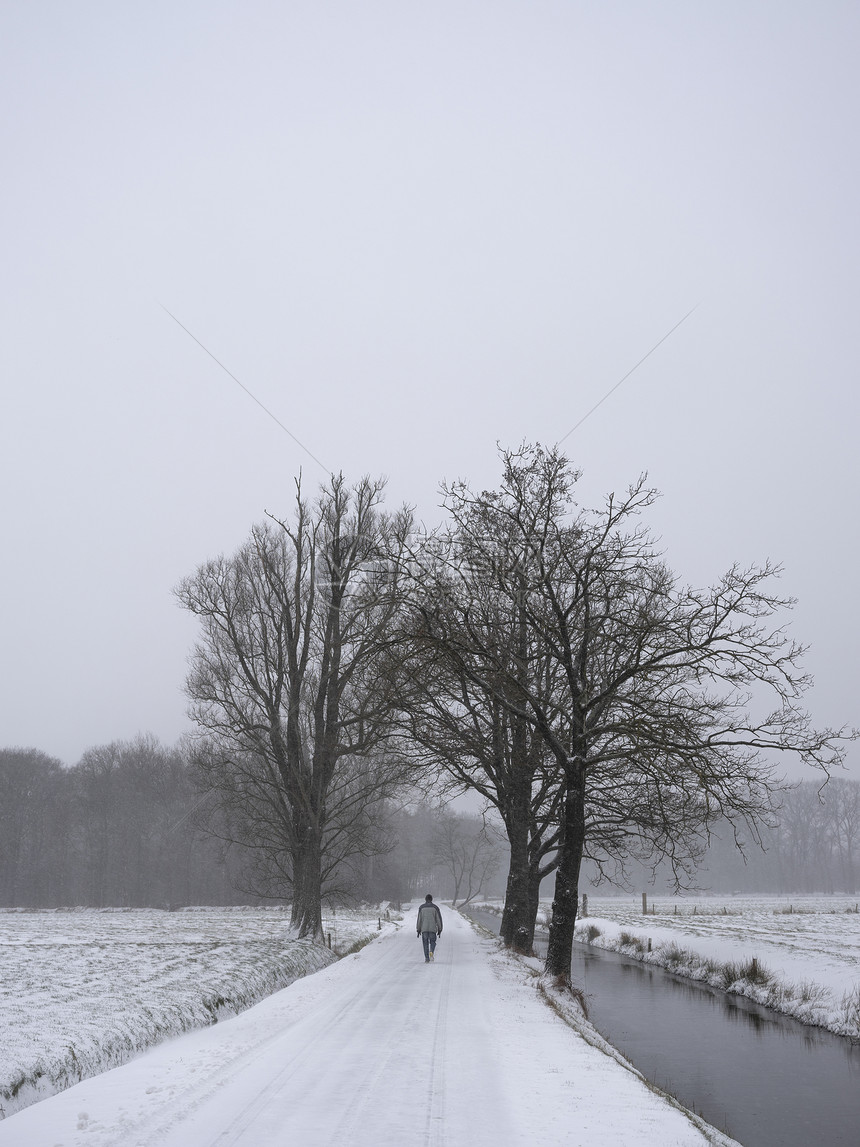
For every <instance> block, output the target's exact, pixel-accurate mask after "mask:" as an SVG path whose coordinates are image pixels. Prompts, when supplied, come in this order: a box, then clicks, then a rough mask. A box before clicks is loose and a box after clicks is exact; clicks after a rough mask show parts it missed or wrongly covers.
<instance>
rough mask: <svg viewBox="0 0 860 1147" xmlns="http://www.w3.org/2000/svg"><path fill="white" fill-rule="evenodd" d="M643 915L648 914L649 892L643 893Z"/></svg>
mask: <svg viewBox="0 0 860 1147" xmlns="http://www.w3.org/2000/svg"><path fill="white" fill-rule="evenodd" d="M642 915H643V916H647V915H648V893H647V892H643V893H642Z"/></svg>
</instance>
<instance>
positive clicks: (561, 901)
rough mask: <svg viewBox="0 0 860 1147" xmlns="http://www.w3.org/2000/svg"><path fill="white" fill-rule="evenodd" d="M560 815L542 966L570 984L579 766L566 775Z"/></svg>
mask: <svg viewBox="0 0 860 1147" xmlns="http://www.w3.org/2000/svg"><path fill="white" fill-rule="evenodd" d="M562 816H563V821H562V826H561V845H560V848H559V853H558V868H557V869H556V873H555V896H554V898H553V902H552V923H551V924H550V928H549V946H548V947H547V953H546V965H545V968H546V971H547V972H548V973H549V974H550V975H551V976H560V977H561V978H562V979H563V980H564V982H565V983H570V962H571V955H572V952H573V929H574V926H575V924H576V909H577V901H578V899H579V869H580V865H581V863H582V850H583V846H584V844H585V772H584V770H583V769H582V767H581V766H580V767H579V768H578V769H576V771H575V772H574V773H573V775H571V776H569V778H568V782H567V791H566V793H565V798H564V808H563V813H562Z"/></svg>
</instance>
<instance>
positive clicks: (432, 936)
mask: <svg viewBox="0 0 860 1147" xmlns="http://www.w3.org/2000/svg"><path fill="white" fill-rule="evenodd" d="M427 934H428V936H429V937H430V951H431V952H435V951H436V933H435V932H428V933H427Z"/></svg>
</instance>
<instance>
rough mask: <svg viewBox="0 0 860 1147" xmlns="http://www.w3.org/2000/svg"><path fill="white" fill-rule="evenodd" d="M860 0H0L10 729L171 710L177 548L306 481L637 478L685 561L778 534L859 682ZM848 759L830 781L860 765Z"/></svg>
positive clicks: (852, 715)
mask: <svg viewBox="0 0 860 1147" xmlns="http://www.w3.org/2000/svg"><path fill="white" fill-rule="evenodd" d="M858 47H860V7H858V5H857V4H856V3H837V2H832V0H831V2H824V3H822V2H820V0H819V2H812V0H810V2H808V3H796V2H792V0H779V2H773V3H764V2H757V0H742V2H731V0H729V2H722V3H720V4H711V5H704V4H690V3H689V2H681V0H679V2H677V3H661V2H659V0H657V2H654V3H647V4H646V3H632V2H629V3H612V2H608V3H607V2H604V0H600V2H597V0H593V2H589V3H576V2H574V0H570V2H566V3H561V2H542V0H529V2H525V0H522V2H518V3H510V2H506V0H457V2H456V3H453V2H448V0H442V2H439V0H436V2H433V3H429V2H425V3H415V2H412V0H396V2H394V0H390V2H380V0H362V2H361V3H356V2H352V3H347V2H332V3H327V2H325V0H308V2H300V0H280V2H277V3H276V2H262V0H243V2H242V3H235V2H222V3H215V2H212V3H202V2H200V3H196V2H193V0H170V3H160V2H152V0H149V2H147V3H146V4H131V3H116V2H115V0H111V2H110V3H91V2H88V0H80V2H77V3H74V4H69V3H66V2H57V3H47V2H42V0H27V2H24V0H7V2H6V3H5V4H3V6H2V9H0V99H2V106H3V108H4V115H3V122H2V128H0V130H2V156H3V170H4V175H3V179H2V182H0V197H2V209H3V222H4V227H3V230H4V251H3V255H2V260H0V291H2V300H0V302H2V306H0V314H2V320H0V321H2V326H3V330H2V340H0V345H2V351H0V353H2V360H3V367H2V474H0V478H2V510H0V512H2V523H0V524H1V525H2V533H0V538H2V562H0V584H2V598H0V602H2V641H0V647H2V657H0V698H2V701H0V707H1V708H2V716H0V744H3V745H14V744H21V745H32V746H35V747H37V748H40V749H43V750H45V751H46V752H49V753H51V754H54V755H57V756H59V757H60V758H61V759H62V760H64V761H66V762H68V763H71V762H73V761H75V760H76V759H77V758H78V757H79V756H80V754H81V752H82V751H83V750H84V749H85V748H86V747H87V746H89V745H92V744H97V743H102V742H105V741H109V740H112V739H114V738H125V737H130V736H133V735H134V734H135V733H137V732H138V731H145V730H149V731H152V732H154V733H156V734H157V735H158V736H160V737H161V738H163V739H164V740H167V741H172V740H173V739H175V738H176V737H177V736H179V735H180V734H181V733H182V732H183V731H184V730H185V729H186V728H187V722H186V718H185V715H184V709H185V702H184V699H183V696H182V691H181V690H182V681H183V677H184V673H185V659H186V656H187V653H188V651H189V648H190V646H191V644H192V642H193V639H194V627H193V624H192V621H191V619H190V618H187V617H186V616H184V615H183V614H182V612H181V611H180V609H179V608H178V606H177V605H176V604H175V603H174V600H173V598H172V594H171V590H172V587H173V586H174V585H175V584H176V582H177V581H178V580H179V579H180V578H181V577H182V576H183V575H185V574H187V573H190V572H191V571H192V570H193V569H194V568H195V567H196V566H197V565H198V564H199V563H200V562H202V561H203V560H205V559H206V558H208V557H212V556H214V555H216V554H218V553H219V552H229V551H231V550H233V549H234V548H235V547H236V546H237V545H238V544H239V543H240V542H241V541H242V539H243V538H244V536H245V535H246V533H247V531H248V529H249V528H250V526H251V524H252V523H253V522H254V521H256V520H259V519H260V518H261V517H262V515H263V512H264V510H265V509H269V510H273V511H276V512H284V511H287V510H288V507H289V500H290V497H291V488H292V479H293V476H294V475H295V474H296V473H297V471H298V469H299V468H300V467H303V468H304V472H305V478H306V481H307V482H313V483H316V482H317V480H318V479H320V478H322V477H323V476H324V475H323V473H322V471H321V470H320V469H319V468H318V467H317V466H316V465H315V463H314V462H312V461H311V460H310V458H309V457H308V456H307V455H306V454H305V453H303V451H302V450H301V449H300V448H299V447H298V446H297V445H296V444H295V443H294V442H293V441H292V440H291V439H290V438H289V437H288V436H287V435H286V434H285V433H284V432H283V430H281V429H279V427H278V426H277V425H275V423H274V422H273V421H271V420H270V419H269V418H267V417H266V415H265V414H264V413H263V412H262V411H261V410H260V408H259V407H258V406H256V405H255V404H254V403H253V402H252V401H251V400H250V399H249V398H248V397H247V395H245V394H244V393H243V392H242V391H241V390H240V389H239V387H237V386H236V384H235V383H234V382H232V381H231V380H230V379H229V378H228V377H227V375H226V374H224V373H223V372H222V371H220V370H219V369H218V368H217V366H216V365H215V364H214V363H213V362H212V360H211V359H210V358H208V357H207V356H206V355H205V354H204V353H203V352H202V351H201V350H200V348H199V347H198V346H196V345H195V343H193V342H192V340H191V339H190V338H189V337H188V336H187V335H186V334H184V333H183V331H181V330H180V329H179V327H178V326H177V325H176V324H175V323H174V322H173V321H172V320H171V319H170V318H169V317H168V316H167V315H166V314H165V312H164V310H162V309H161V306H160V305H159V304H163V305H164V306H166V307H168V308H169V309H170V310H171V311H172V312H173V313H174V314H175V315H176V316H177V317H178V318H179V319H180V320H181V321H182V322H183V323H184V324H185V325H186V326H187V327H188V328H189V329H190V330H191V331H193V333H194V334H195V335H196V336H197V338H199V339H200V340H201V341H202V342H203V343H205V345H206V346H207V347H208V348H209V349H210V350H211V351H212V353H213V354H215V355H217V356H218V357H219V358H220V359H221V360H222V361H223V362H224V363H225V364H226V365H227V366H228V367H229V368H230V369H231V370H232V371H233V372H234V373H235V374H236V375H237V376H238V377H239V378H240V379H241V380H242V382H243V383H244V384H245V385H246V386H247V387H249V389H251V390H252V391H253V392H254V394H255V395H256V396H257V397H258V398H259V400H260V401H261V402H263V403H265V405H266V406H268V407H269V408H270V409H271V410H272V411H273V413H275V414H276V415H277V417H278V418H279V419H280V420H281V421H282V422H283V423H284V424H285V425H286V426H288V427H289V428H290V430H291V431H292V433H293V434H295V435H296V436H297V438H299V439H300V440H301V442H302V443H304V444H305V445H306V447H307V448H308V450H309V451H310V452H311V453H312V454H314V455H315V456H316V457H317V458H319V459H321V460H322V462H323V463H324V465H325V466H326V467H329V468H331V469H343V470H344V472H345V473H346V474H347V475H348V476H349V477H351V478H356V477H358V476H360V475H361V474H362V473H365V472H370V473H372V474H374V475H376V474H386V475H388V477H389V501H390V503H391V504H392V506H393V505H394V504H397V503H399V502H401V501H404V500H405V501H408V502H410V503H412V504H414V505H416V506H417V508H418V512H419V514H420V516H421V517H423V518H424V520H426V521H428V522H430V521H433V520H434V519H435V517H436V516H437V510H436V508H435V507H436V503H437V494H436V491H437V487H438V483H439V481H440V480H441V479H442V478H448V479H451V478H455V477H464V478H468V479H470V480H471V481H472V482H473V484H475V485H476V486H487V485H489V484H494V483H495V482H496V481H497V480H498V461H497V456H496V442H497V441H500V442H502V443H503V444H506V445H515V444H516V443H518V442H519V441H521V440H523V439H527V440H539V441H542V442H545V443H551V442H554V441H557V440H558V439H559V438H561V437H562V435H564V434H565V433H566V432H567V431H568V430H569V429H570V427H571V426H573V425H574V424H575V423H576V422H577V421H578V420H579V419H580V418H582V416H583V415H584V414H585V413H586V412H587V411H588V410H589V409H590V408H591V407H592V406H593V405H594V403H595V402H597V401H598V400H599V399H600V397H601V396H602V395H603V394H605V393H606V391H607V390H609V388H610V387H612V386H613V385H614V384H615V383H616V382H617V381H618V379H619V378H621V376H622V375H623V374H625V372H626V371H628V370H629V369H630V367H631V366H633V364H634V363H635V362H637V361H638V359H640V358H641V357H642V355H643V354H645V352H646V351H647V350H648V349H649V348H650V347H651V346H653V344H654V343H655V342H657V340H658V339H659V338H661V337H662V336H663V335H664V334H665V333H666V332H667V331H668V330H669V329H670V328H671V327H672V326H673V325H674V324H675V323H676V322H677V321H678V320H679V319H680V318H681V317H682V316H683V315H684V314H685V313H686V312H687V311H689V309H690V308H691V307H693V306H694V305H696V304H698V308H697V309H696V311H695V312H694V313H693V314H692V315H691V316H690V318H689V319H687V321H686V322H685V323H683V325H682V326H681V327H680V328H679V329H678V330H677V331H676V332H675V333H674V334H673V335H672V336H671V338H669V339H668V340H667V341H666V342H665V343H664V344H663V345H662V346H661V347H660V348H659V349H658V350H657V351H656V352H655V353H654V354H653V355H652V356H651V357H650V358H649V359H648V361H647V362H646V363H644V364H643V365H642V366H641V367H640V368H639V369H638V370H637V371H636V372H635V373H634V374H633V375H632V377H631V378H630V379H628V380H627V381H626V382H625V383H624V384H623V386H621V387H620V388H619V389H618V390H617V391H616V393H615V394H614V395H612V396H611V398H610V399H609V400H608V401H607V402H605V403H604V404H603V405H602V406H601V407H600V408H599V410H597V411H596V412H595V413H594V414H592V415H591V416H590V417H589V418H588V419H587V420H586V421H585V422H584V423H583V425H582V426H581V427H579V429H578V430H577V431H576V432H575V433H574V434H572V435H571V436H570V437H569V438H568V439H567V440H566V442H565V448H566V449H567V450H568V452H569V454H570V456H571V457H572V459H573V460H574V462H575V463H576V464H577V465H578V466H580V467H582V468H583V470H584V472H585V477H584V479H583V489H584V491H585V493H586V501H588V500H589V499H591V500H592V501H594V502H596V501H597V500H598V497H599V495H600V494H601V493H603V492H604V491H606V490H609V489H612V488H619V489H620V488H623V487H625V486H626V485H627V483H628V482H629V481H631V480H633V479H635V478H636V477H637V476H638V474H639V473H640V472H641V471H643V470H647V471H648V473H649V476H650V481H651V482H652V483H653V484H654V485H655V486H657V487H658V488H660V489H661V490H662V491H663V498H662V500H661V501H660V503H659V504H658V507H657V509H656V510H655V511H654V513H653V514H652V518H651V520H652V522H653V524H654V526H655V528H656V530H657V531H658V533H659V534H660V535H661V536H662V538H663V541H664V545H665V549H666V552H667V556H668V558H669V560H670V562H671V563H672V564H673V565H674V567H675V568H676V569H677V570H679V571H680V572H681V573H682V574H683V575H684V576H685V577H688V578H689V579H691V580H692V581H694V582H709V581H711V580H713V579H714V578H716V577H717V576H718V574H719V573H720V572H721V571H722V569H723V568H725V567H726V566H728V565H729V564H731V562H733V561H734V560H740V561H744V562H745V561H750V560H754V559H759V560H760V559H764V558H767V557H770V558H773V559H775V560H778V561H781V562H783V563H784V566H785V573H784V577H783V588H784V589H785V590H786V591H788V592H791V593H793V594H795V595H796V596H797V597H798V598H799V606H798V608H797V609H796V611H795V613H794V618H793V622H792V626H793V631H794V633H795V635H796V636H797V637H798V638H800V639H802V640H804V641H808V642H810V643H811V645H812V649H811V652H810V655H809V658H808V664H809V667H810V668H811V669H812V670H813V671H814V673H815V675H816V679H817V686H816V689H815V692H814V694H813V695H812V697H811V707H812V709H813V712H814V714H815V717H816V720H817V722H818V723H821V724H825V723H830V724H839V723H842V722H843V721H847V722H849V723H853V724H860V704H858V689H857V668H856V666H857V659H858V652H857V647H858V620H860V609H858V601H857V588H856V583H857V572H856V564H857V549H858V547H857V508H856V503H857V494H858V458H857V448H856V443H857V433H858V380H857V363H858V304H860V280H858V265H859V264H858V255H860V249H858V248H860V243H858V210H857V202H858V194H860V193H858V174H860V171H858V166H860V165H858V139H860V133H858V127H857V115H858V108H860V98H858V97H860V70H858V68H857V58H858ZM858 758H860V753H858V751H857V750H854V751H853V752H852V757H851V768H852V775H854V776H860V760H858Z"/></svg>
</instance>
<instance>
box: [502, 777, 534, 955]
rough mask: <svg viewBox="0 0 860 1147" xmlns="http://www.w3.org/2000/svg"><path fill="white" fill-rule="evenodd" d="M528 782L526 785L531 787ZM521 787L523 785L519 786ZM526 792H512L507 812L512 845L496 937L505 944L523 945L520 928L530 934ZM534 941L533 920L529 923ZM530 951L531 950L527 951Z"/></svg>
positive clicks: (507, 825) (507, 827) (506, 821)
mask: <svg viewBox="0 0 860 1147" xmlns="http://www.w3.org/2000/svg"><path fill="white" fill-rule="evenodd" d="M530 783H531V782H530V781H529V785H530ZM521 787H522V786H521ZM528 800H529V792H528V791H526V790H524V791H521V792H517V793H514V794H513V795H512V797H511V800H510V802H509V804H508V808H507V809H506V812H507V816H506V817H505V829H506V830H507V834H508V842H509V844H510V846H511V860H510V866H509V868H508V883H507V887H506V889H505V908H504V911H503V912H502V923H501V927H500V928H499V934H500V935H501V937H502V940H504V942H505V944H507V945H509V946H510V945H513V944H515V945H516V946H517V947H518V948H519V947H520V945H521V944H522V937H523V931H522V930H523V929H524V928H525V929H526V932H527V933H528V931H529V808H528ZM531 939H532V941H533V940H534V920H532V921H531ZM529 950H530V949H529Z"/></svg>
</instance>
